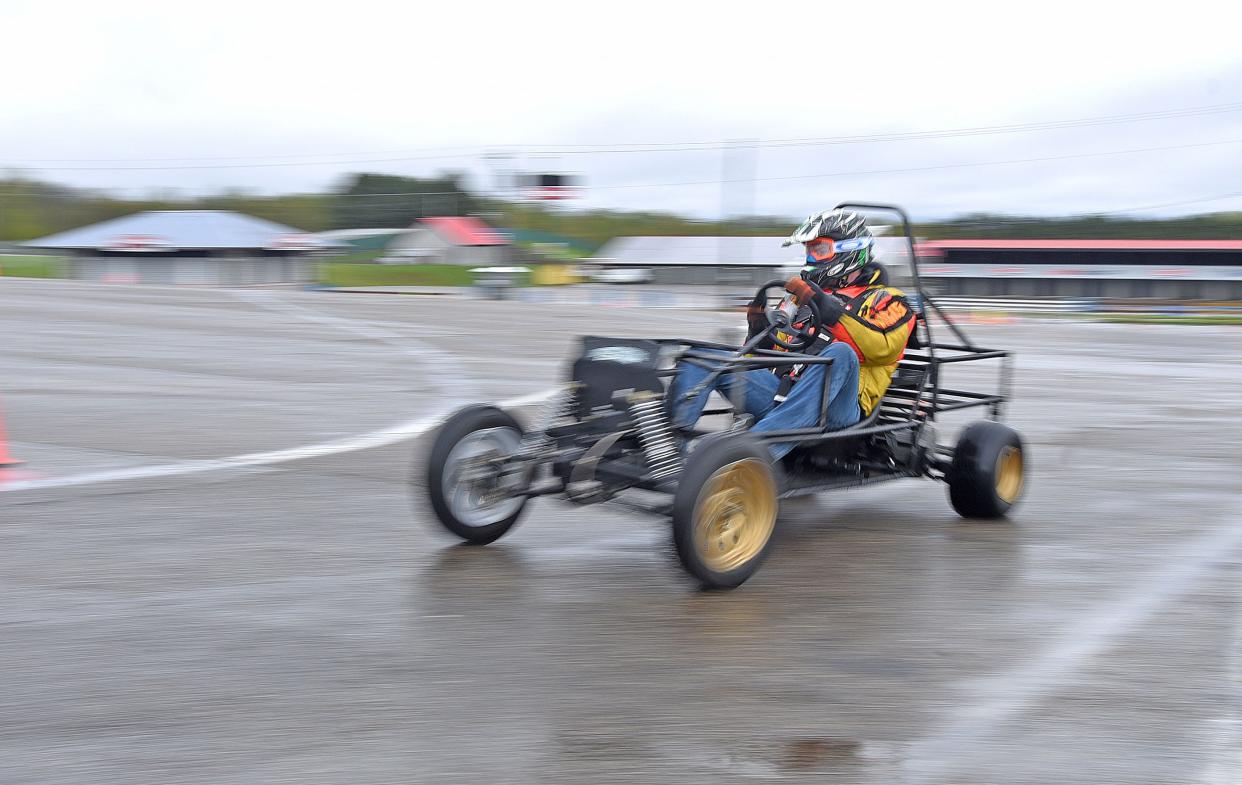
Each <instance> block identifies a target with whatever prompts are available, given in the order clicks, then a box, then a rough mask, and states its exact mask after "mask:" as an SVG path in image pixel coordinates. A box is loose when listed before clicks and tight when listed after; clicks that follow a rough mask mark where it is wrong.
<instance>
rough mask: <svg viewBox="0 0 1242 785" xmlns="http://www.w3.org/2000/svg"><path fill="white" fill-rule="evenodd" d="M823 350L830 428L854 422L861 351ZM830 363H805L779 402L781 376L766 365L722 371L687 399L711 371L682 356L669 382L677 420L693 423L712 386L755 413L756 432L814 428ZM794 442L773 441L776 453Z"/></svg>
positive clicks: (845, 346) (858, 412)
mask: <svg viewBox="0 0 1242 785" xmlns="http://www.w3.org/2000/svg"><path fill="white" fill-rule="evenodd" d="M719 354H720V356H721V357H728V356H729V354H728V353H727V352H724V351H721V352H720V353H719ZM819 356H820V357H831V358H832V360H833V362H832V366H831V368H832V374H831V378H830V379H829V380H828V428H829V429H837V428H845V427H847V426H850V425H853V424H854V423H856V422H858V421H859V420H861V419H862V410H861V409H860V408H859V406H858V355H856V354H854V350H853V349H851V348H850V347H849V345H848V344H844V343H840V342H833V343H830V344H828V346H827V347H826V348H825V349H824V350H823V351H822V352H820V353H819ZM827 368H828V366H823V365H808V366H806V367H804V368H803V369H802V376H801V377H800V378H799V379H798V381H797V382H795V383H794V386H793V388H792V389H791V390H790V391H789V395H788V397H786V398H785V400H784V402H783V403H780V404H777V403H775V402H774V401H773V400H772V398H773V396H775V395H776V390H777V388H778V387H779V386H780V379H778V378H777V376H776V375H775V374H773V373H772V372H771V371H766V370H753V371H744V372H742V373H730V374H722V375H720V376H717V377H716V381H715V382H713V383H712V384H711V385H710V386H709V387H708V388H707V389H705V390H704V391H703V393H702V394H701V395H699V396H698V397H696V398H694V399H693V400H690V401H683V400H682V398H683V397H684V396H685V394H686V393H687V392H689V391H690V390H691V389H692V388H693V387H694V386H695V385H697V384H699V383H700V382H702V381H703V380H704V379H706V378H707V375H708V374H709V373H711V372H710V371H709V370H708V369H707V368H704V367H702V366H699V365H692V364H690V363H688V362H680V363H678V364H677V373H676V375H674V376H673V383H672V385H671V386H670V387H669V394H670V395H672V396H673V398H672V400H673V424H674V425H677V426H679V427H688V426H691V425H694V423H695V422H697V421H698V419H699V415H700V414H702V413H703V408H704V407H705V406H707V396H708V395H709V394H710V393H711V391H712V390H715V389H719V390H720V391H721V392H723V393H724V394H725V395H727V396H728V397H729V399H730V400H732V401H741V403H742V409H743V410H744V411H746V412H747V413H748V414H751V415H753V416H754V418H755V420H756V422H755V424H754V426H753V427H752V428H751V429H750V430H751V431H752V432H754V433H763V432H764V431H784V430H789V429H791V428H810V427H811V426H813V425H815V424H816V423H818V422H819V404H820V400H821V397H820V396H821V395H823V390H824V377H825V375H827ZM795 446H796V445H795V444H793V443H792V442H778V443H776V444H773V445H772V457H773V458H775V459H778V460H779V459H780V458H782V457H784V456H785V454H786V453H788V452H789V451H790V450H792V449H793V448H794V447H795Z"/></svg>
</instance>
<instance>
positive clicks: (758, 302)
mask: <svg viewBox="0 0 1242 785" xmlns="http://www.w3.org/2000/svg"><path fill="white" fill-rule="evenodd" d="M766 301H767V298H766V297H765V296H764V295H759V296H758V297H756V298H755V299H753V300H751V301H750V305H748V306H746V328H747V337H748V338H754V337H755V336H756V335H758V334H759V333H760V332H762V331H763V330H766V329H767V327H768V316H767V314H765V313H764V312H763V311H764V308H763V306H764V303H765V302H766Z"/></svg>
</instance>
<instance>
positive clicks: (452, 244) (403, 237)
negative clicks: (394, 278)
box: [380, 215, 511, 267]
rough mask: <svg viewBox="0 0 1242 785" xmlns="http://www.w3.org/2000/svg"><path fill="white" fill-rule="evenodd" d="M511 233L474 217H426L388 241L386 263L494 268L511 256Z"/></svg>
mask: <svg viewBox="0 0 1242 785" xmlns="http://www.w3.org/2000/svg"><path fill="white" fill-rule="evenodd" d="M510 244H511V241H510V238H509V235H507V234H506V233H504V232H502V231H500V230H499V229H494V228H492V227H490V226H488V225H487V224H485V223H483V222H482V221H480V220H479V219H478V218H474V217H472V216H457V215H453V216H436V217H432V218H423V219H421V220H419V221H415V222H414V224H413V225H412V226H411V227H410V228H409V229H407V230H405V231H404V232H402V233H400V234H398V235H397V236H396V237H394V238H393V239H392V240H391V241H390V242H389V243H388V247H387V250H386V252H385V254H384V256H383V257H382V258H381V259H380V261H381V262H382V263H386V264H460V265H469V266H471V267H492V266H496V265H501V264H504V263H505V262H507V261H508V260H509V258H510V248H509V246H510Z"/></svg>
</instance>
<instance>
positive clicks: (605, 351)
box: [425, 203, 1024, 588]
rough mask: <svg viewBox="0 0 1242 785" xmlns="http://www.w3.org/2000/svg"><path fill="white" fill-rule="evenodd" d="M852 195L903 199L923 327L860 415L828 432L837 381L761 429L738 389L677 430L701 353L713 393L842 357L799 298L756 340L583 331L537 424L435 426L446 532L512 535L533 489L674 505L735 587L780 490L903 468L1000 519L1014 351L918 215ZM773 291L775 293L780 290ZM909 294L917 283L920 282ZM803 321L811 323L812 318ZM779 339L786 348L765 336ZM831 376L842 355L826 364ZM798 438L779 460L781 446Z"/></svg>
mask: <svg viewBox="0 0 1242 785" xmlns="http://www.w3.org/2000/svg"><path fill="white" fill-rule="evenodd" d="M839 207H847V208H851V209H861V210H870V211H889V212H891V213H894V214H895V215H896V216H899V217H900V221H901V226H902V228H903V229H904V232H905V245H906V246H908V249H909V262H910V271H909V273H910V277H911V279H912V281H911V285H912V288H913V290H914V292H913V293H914V294H915V296H912V297H910V298H909V299H910V302H911V306H912V307H913V308H914V309H915V311H916V314H917V316H918V318H917V321H916V328H915V332H914V338H913V339H912V341H911V346H918V347H920V348H908V349H907V351H906V354H905V356H904V358H903V359H902V360H901V361H900V362H899V364H898V367H897V370H896V371H895V372H894V378H893V380H892V383H891V385H890V386H889V388H888V390H887V392H886V393H885V395H884V396H883V398H882V399H881V401H880V402H879V403H878V404H877V405H876V406H875V407H874V409H873V410H872V411H871V412H870V413H869V414H868V415H867V416H866V417H865V418H864V419H863V420H862V421H861V422H859V423H857V424H855V425H852V426H850V427H847V428H844V429H838V430H830V429H828V428H827V427H826V426H825V425H824V423H825V422H826V420H827V409H828V396H827V388H828V385H823V387H824V389H825V394H824V396H823V400H822V402H821V408H820V418H819V424H817V425H815V426H813V427H809V428H802V429H795V430H785V431H767V432H763V433H762V434H760V433H757V432H750V431H749V430H748V425H749V417H748V416H747V415H744V414H742V413H741V411H740V406H735V405H733V404H732V403H731V402H728V401H727V400H726V402H725V404H724V405H720V404H716V407H717V408H708V409H707V410H706V411H704V412H703V415H702V418H701V419H700V423H702V422H704V420H708V421H711V418H712V417H713V416H717V417H716V420H717V421H718V420H719V419H721V418H725V419H726V422H725V424H724V426H723V427H720V428H717V429H715V430H710V429H706V428H705V427H702V426H696V427H690V428H687V427H674V426H673V424H672V420H671V416H670V413H671V409H672V405H673V403H674V402H673V401H671V400H669V397H670V395H669V393H668V391H667V386H668V385H667V381H668V380H669V378H670V377H671V376H672V375H673V374H674V366H675V364H676V363H678V362H682V363H691V364H697V365H699V366H701V367H703V368H705V369H707V370H708V371H709V373H708V374H707V378H706V379H705V380H704V381H703V382H702V383H701V384H699V385H696V386H695V387H694V388H692V389H690V390H689V391H688V392H686V393H685V396H686V398H687V399H689V398H691V397H694V396H697V395H701V394H702V393H703V391H704V390H705V389H706V386H707V385H708V384H709V383H710V382H711V381H713V380H714V379H716V378H717V377H719V376H720V375H722V374H735V373H741V372H745V371H750V370H753V369H773V370H776V369H782V368H788V367H789V366H791V365H795V364H803V365H812V364H830V363H831V359H830V358H827V357H822V356H819V355H812V354H806V353H802V352H801V350H802V349H804V348H807V347H808V346H809V345H810V343H811V342H812V341H813V336H814V335H815V334H817V333H818V332H819V331H818V329H815V328H817V327H818V326H819V325H820V316H819V313H818V309H815V308H814V307H811V308H810V310H811V312H812V313H811V315H810V318H809V319H805V317H804V316H803V317H800V318H801V319H803V321H800V322H798V323H795V318H794V314H795V312H797V310H798V309H797V308H796V307H791V305H790V301H789V299H788V298H786V299H783V300H781V301H780V302H779V303H778V304H776V305H775V306H774V307H771V308H766V310H765V313H766V314H767V316H768V327H767V329H765V330H762V331H760V333H759V334H758V335H756V336H754V337H753V338H752V339H750V340H749V341H746V342H745V343H744V344H743V345H742V346H740V347H736V346H729V345H726V344H723V343H717V342H709V341H689V340H680V339H655V340H635V339H623V338H607V337H594V336H588V337H584V338H583V339H582V347H581V352H580V353H579V355H578V356H577V357H576V359H574V361H573V363H572V366H571V370H570V373H569V377H570V378H569V380H568V382H567V384H566V385H565V386H564V388H563V389H562V390H561V391H560V392H559V393H558V394H557V395H556V396H555V397H554V398H553V399H551V400H550V401H549V402H548V403H547V404H546V405H545V406H544V407H543V411H542V413H541V414H540V415H539V416H538V417H537V419H536V421H535V422H534V424H533V425H532V426H531V427H529V428H528V427H523V425H522V424H521V423H519V422H518V420H517V419H516V418H514V417H513V416H512V415H511V414H510V413H508V412H506V411H503V410H501V409H499V408H497V407H494V406H469V407H467V408H464V409H462V410H460V411H458V412H457V413H456V414H454V415H452V416H451V417H450V418H449V419H448V421H447V422H445V423H444V424H443V425H442V426H441V427H440V428H439V430H438V431H437V433H436V434H435V436H434V439H433V441H432V444H431V448H430V454H429V455H428V456H427V463H426V467H427V468H426V475H425V481H426V493H427V497H428V500H429V501H430V504H431V507H432V509H433V510H434V513H435V515H436V517H437V518H438V519H439V521H440V523H442V524H443V525H444V527H445V528H446V529H448V530H449V531H450V532H452V533H453V534H454V535H456V536H458V537H460V538H461V539H462V540H465V541H466V542H468V543H474V544H484V543H489V542H492V541H494V540H496V539H497V538H499V537H501V536H503V535H504V534H505V533H506V532H508V531H509V530H510V529H511V528H512V527H513V525H514V524H515V523H517V521H518V519H519V518H520V517H521V515H522V513H523V512H524V511H525V509H526V506H527V502H529V501H530V500H531V499H532V498H534V497H536V496H549V495H555V496H559V497H561V498H564V499H567V500H568V501H570V502H572V503H575V504H596V503H600V502H610V503H615V504H622V505H625V506H627V507H629V508H632V509H638V510H642V511H645V512H650V513H656V514H659V515H666V516H668V517H669V518H670V519H671V523H672V527H671V528H672V542H673V546H674V551H675V552H676V554H677V557H678V559H679V560H680V562H681V564H682V565H683V566H684V568H685V569H686V570H687V571H688V572H689V573H690V575H692V576H693V577H694V578H696V579H697V580H698V581H700V582H701V583H702V584H703V585H704V586H707V587H711V588H732V587H736V586H738V585H740V584H741V583H743V582H744V581H745V580H746V579H747V578H749V577H750V576H751V575H752V574H754V572H755V570H756V569H757V568H758V567H759V565H760V563H761V562H762V561H763V559H764V557H765V556H766V555H767V554H768V552H769V550H770V549H771V546H772V542H773V535H774V534H775V532H776V526H777V513H778V507H779V503H780V500H781V499H784V498H790V497H794V496H801V495H805V494H812V493H819V492H821V491H828V490H835V489H838V488H846V487H855V486H861V485H868V484H871V483H877V482H883V481H886V480H895V479H898V478H902V477H931V478H934V479H939V480H943V481H944V482H946V483H947V484H948V489H949V500H950V502H951V504H952V506H953V508H954V509H955V510H957V512H958V513H959V514H961V515H962V516H964V517H968V518H999V517H1001V516H1003V515H1005V514H1006V512H1007V511H1008V510H1009V509H1010V507H1011V506H1012V505H1013V504H1015V503H1016V502H1017V501H1018V498H1019V496H1020V495H1021V493H1022V489H1023V483H1024V471H1023V464H1024V461H1023V443H1022V439H1021V438H1020V437H1019V435H1018V434H1017V432H1015V431H1014V430H1013V429H1011V428H1009V427H1007V426H1005V425H1003V424H1002V423H1001V422H1000V419H1001V417H1002V414H1003V411H1004V406H1005V403H1006V401H1007V399H1008V389H1009V384H1010V381H1009V380H1010V376H1011V357H1010V355H1009V353H1008V352H1006V351H1000V350H992V349H982V348H980V347H978V346H976V345H974V344H973V343H971V342H970V340H969V339H968V338H967V337H966V335H965V334H964V333H963V332H962V330H961V329H960V328H959V327H958V326H957V325H955V324H954V323H953V322H952V321H951V320H949V319H948V317H947V316H945V314H944V313H943V312H941V311H940V309H939V307H938V306H937V305H936V304H935V302H934V301H933V300H932V299H931V298H930V297H928V295H927V293H926V292H925V291H924V290H923V288H922V285H921V283H920V281H919V277H918V261H917V258H916V255H915V253H914V237H913V233H912V231H911V226H910V221H909V218H908V217H907V216H906V214H905V213H904V212H903V211H902V210H900V209H899V208H896V207H891V206H885V205H866V204H849V203H846V204H842V205H839ZM783 286H784V281H771V282H769V283H767V284H765V285H764V286H763V287H761V288H760V290H759V293H760V296H759V299H761V300H762V301H764V302H771V300H770V299H767V295H768V294H769V293H770V291H771V290H772V289H775V288H778V287H781V288H783ZM907 293H908V294H909V293H910V292H907ZM929 311H935V312H936V314H937V315H938V316H939V317H940V319H941V321H943V322H945V323H946V324H947V325H948V326H949V328H950V329H951V330H952V332H953V334H954V336H955V337H956V338H957V342H955V343H937V342H936V341H934V340H933V338H932V326H931V324H930V323H929V320H928V318H927V316H928V314H929ZM799 324H800V325H801V326H798V325H799ZM765 338H771V339H772V342H773V343H775V345H776V347H779V348H772V349H761V348H758V347H759V346H760V344H761V341H763V340H764V339H765ZM989 359H992V360H998V361H999V362H1000V364H1001V369H1000V374H999V381H998V385H997V386H998V389H997V390H996V391H994V392H979V391H971V390H959V389H949V388H946V387H945V386H944V385H943V384H942V381H941V376H942V368H943V367H944V366H945V365H946V364H949V363H961V362H966V361H980V360H989ZM827 370H828V372H829V373H831V368H829V369H827ZM971 407H980V408H983V409H984V410H986V412H987V413H988V416H989V419H986V420H980V421H976V422H974V423H972V424H970V425H968V426H966V427H965V428H964V429H963V430H962V431H961V432H960V435H959V436H958V438H957V441H956V444H955V445H954V446H946V445H941V444H938V443H937V440H936V429H935V422H936V420H937V417H939V416H940V415H943V414H945V413H948V412H953V411H957V410H961V409H967V408H971ZM773 442H795V443H796V444H797V447H796V448H795V449H794V450H793V451H792V452H791V453H789V455H787V456H785V457H784V458H783V459H782V460H781V461H779V462H774V461H773V459H772V457H771V453H770V452H769V449H768V445H769V444H770V443H773Z"/></svg>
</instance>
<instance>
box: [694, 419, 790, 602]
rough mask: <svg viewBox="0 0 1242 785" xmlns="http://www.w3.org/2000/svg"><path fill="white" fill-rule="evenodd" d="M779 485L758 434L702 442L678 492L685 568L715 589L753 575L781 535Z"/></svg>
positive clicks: (695, 451)
mask: <svg viewBox="0 0 1242 785" xmlns="http://www.w3.org/2000/svg"><path fill="white" fill-rule="evenodd" d="M778 488H779V485H778V480H777V474H776V471H775V469H774V468H773V466H772V457H771V454H770V453H769V452H768V450H767V448H765V447H764V446H763V444H762V443H761V442H759V441H758V440H757V439H755V438H754V437H751V436H748V435H746V434H728V435H722V436H719V437H707V438H706V439H704V440H703V442H702V443H701V444H699V445H697V446H696V448H695V449H694V451H692V452H691V453H690V454H689V455H688V456H687V459H686V467H685V470H684V471H683V473H682V476H681V479H680V481H679V482H678V485H677V492H676V493H675V494H674V496H673V520H672V528H673V549H674V551H675V552H676V553H677V558H678V560H679V561H680V562H681V565H682V566H683V567H684V568H685V569H686V572H688V573H690V575H691V576H693V577H694V578H695V579H697V580H698V581H699V582H700V583H701V584H702V585H703V586H704V587H706V588H711V589H732V588H735V587H737V586H740V585H741V584H743V583H744V582H745V581H746V580H747V579H748V578H750V576H751V575H754V573H755V571H756V570H758V569H759V565H760V564H762V563H763V560H764V559H765V558H766V557H767V555H768V553H769V552H770V551H771V549H772V544H773V542H774V541H775V539H776V538H775V535H776V516H777V512H778V509H779V501H778ZM725 516H727V518H726V517H725Z"/></svg>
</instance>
